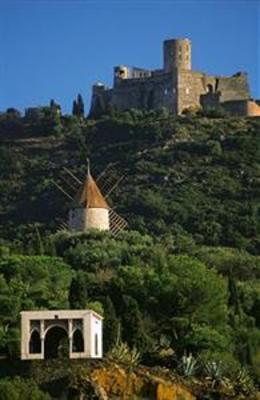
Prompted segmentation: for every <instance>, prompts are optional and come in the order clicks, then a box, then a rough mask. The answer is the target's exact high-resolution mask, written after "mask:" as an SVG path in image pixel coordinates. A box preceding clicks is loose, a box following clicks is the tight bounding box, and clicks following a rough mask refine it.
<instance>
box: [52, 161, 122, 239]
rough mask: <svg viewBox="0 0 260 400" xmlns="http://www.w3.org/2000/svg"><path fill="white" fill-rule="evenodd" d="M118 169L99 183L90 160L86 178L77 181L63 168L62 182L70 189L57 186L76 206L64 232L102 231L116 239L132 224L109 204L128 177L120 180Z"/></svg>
mask: <svg viewBox="0 0 260 400" xmlns="http://www.w3.org/2000/svg"><path fill="white" fill-rule="evenodd" d="M114 167H115V164H109V165H108V166H107V167H106V168H105V170H104V171H103V172H102V173H101V174H100V175H99V176H98V178H97V179H96V180H94V178H93V177H92V175H91V172H90V162H89V160H87V174H86V176H85V177H77V176H76V175H74V173H72V172H71V171H70V170H69V169H68V168H66V167H64V168H63V170H64V172H65V176H63V177H61V179H62V180H63V182H64V183H65V184H66V189H64V187H62V186H61V185H59V184H58V183H57V182H55V181H54V184H55V186H56V187H57V188H58V189H59V190H60V191H61V192H62V193H63V194H64V195H65V196H66V197H67V198H69V199H70V201H71V203H72V206H71V208H70V211H69V218H68V222H63V223H62V224H61V226H60V228H61V229H66V230H68V229H69V230H76V231H86V230H88V229H98V230H100V231H110V232H111V233H112V235H113V236H115V237H116V236H117V235H118V234H119V232H121V230H123V229H125V228H126V227H127V225H128V223H127V222H126V221H125V220H124V219H123V218H122V217H121V216H120V215H118V214H117V213H116V212H115V210H113V209H112V208H111V207H110V206H109V204H108V200H107V198H108V196H109V195H110V194H111V193H112V192H113V191H114V190H115V189H116V188H117V187H118V185H119V183H120V182H121V181H122V180H123V179H124V176H120V177H118V174H117V172H116V171H115V170H114Z"/></svg>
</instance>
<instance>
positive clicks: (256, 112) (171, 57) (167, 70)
mask: <svg viewBox="0 0 260 400" xmlns="http://www.w3.org/2000/svg"><path fill="white" fill-rule="evenodd" d="M220 106H221V107H222V108H224V109H225V110H226V111H228V112H229V113H230V114H232V115H249V116H260V102H259V101H253V100H252V99H251V98H250V89H249V84H248V78H247V74H246V73H243V72H238V73H236V74H234V75H232V76H230V77H226V76H217V75H216V76H215V75H214V76H210V75H207V74H205V73H203V72H197V71H193V70H192V67H191V41H190V40H189V39H170V40H165V41H164V43H163V68H162V69H158V70H148V69H143V68H137V67H128V66H125V65H120V66H116V67H114V85H113V88H109V87H106V86H105V85H104V84H102V83H100V82H98V83H96V84H95V85H94V86H93V92H92V101H91V108H90V115H99V114H102V113H106V112H107V111H108V110H109V109H110V108H111V107H112V108H115V109H117V110H120V111H124V110H129V109H131V108H136V109H141V110H152V109H160V108H163V107H164V108H166V109H168V110H169V111H170V112H172V113H173V114H175V115H179V114H181V113H182V112H183V111H184V110H189V109H191V110H192V109H198V108H200V107H202V108H204V109H205V108H207V107H216V108H217V107H220Z"/></svg>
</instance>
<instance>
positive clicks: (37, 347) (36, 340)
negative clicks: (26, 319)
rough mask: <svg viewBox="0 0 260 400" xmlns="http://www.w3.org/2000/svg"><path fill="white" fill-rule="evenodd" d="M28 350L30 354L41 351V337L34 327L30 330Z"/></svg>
mask: <svg viewBox="0 0 260 400" xmlns="http://www.w3.org/2000/svg"><path fill="white" fill-rule="evenodd" d="M29 352H30V353H31V354H39V353H41V338H40V334H39V332H38V331H37V330H36V329H35V330H33V331H32V334H31V337H30V342H29Z"/></svg>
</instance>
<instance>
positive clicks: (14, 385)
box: [0, 377, 51, 400]
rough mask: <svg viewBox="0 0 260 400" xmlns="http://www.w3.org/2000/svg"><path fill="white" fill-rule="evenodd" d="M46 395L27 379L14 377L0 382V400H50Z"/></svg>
mask: <svg viewBox="0 0 260 400" xmlns="http://www.w3.org/2000/svg"><path fill="white" fill-rule="evenodd" d="M50 399H51V398H50V396H49V395H48V394H47V393H44V392H42V391H41V390H40V389H39V388H38V386H37V385H36V384H35V383H34V382H33V381H32V380H29V379H21V378H19V377H15V378H13V379H2V380H0V400H50Z"/></svg>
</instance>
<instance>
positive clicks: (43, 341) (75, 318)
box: [21, 310, 103, 360]
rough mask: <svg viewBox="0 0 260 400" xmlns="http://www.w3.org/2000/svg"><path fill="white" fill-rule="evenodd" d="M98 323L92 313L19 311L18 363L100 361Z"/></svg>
mask: <svg viewBox="0 0 260 400" xmlns="http://www.w3.org/2000/svg"><path fill="white" fill-rule="evenodd" d="M102 320H103V318H102V317H101V316H100V315H99V314H97V313H96V312H95V311H92V310H51V311H49V310H46V311H45V310H39V311H22V312H21V359H22V360H35V359H38V360H43V359H44V358H57V357H59V356H61V357H64V356H68V357H69V358H101V357H102ZM95 343H97V344H96V345H95ZM97 348H98V351H97Z"/></svg>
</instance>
